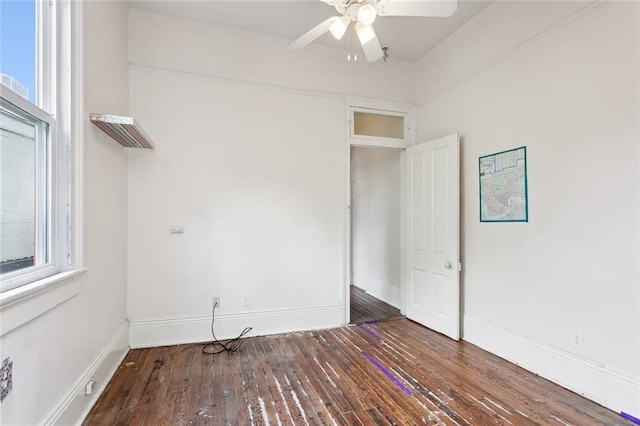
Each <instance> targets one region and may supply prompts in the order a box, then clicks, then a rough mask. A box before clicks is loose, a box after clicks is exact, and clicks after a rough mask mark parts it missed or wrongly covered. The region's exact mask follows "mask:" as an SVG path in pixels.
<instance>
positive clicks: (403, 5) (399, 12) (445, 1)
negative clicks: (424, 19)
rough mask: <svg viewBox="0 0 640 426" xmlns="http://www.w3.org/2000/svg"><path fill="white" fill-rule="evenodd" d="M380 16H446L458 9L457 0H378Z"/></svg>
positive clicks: (377, 6)
mask: <svg viewBox="0 0 640 426" xmlns="http://www.w3.org/2000/svg"><path fill="white" fill-rule="evenodd" d="M376 10H377V12H378V15H380V16H433V17H439V18H447V17H449V16H451V15H453V14H454V13H455V11H456V10H458V2H457V0H380V1H379V2H378V4H377V5H376Z"/></svg>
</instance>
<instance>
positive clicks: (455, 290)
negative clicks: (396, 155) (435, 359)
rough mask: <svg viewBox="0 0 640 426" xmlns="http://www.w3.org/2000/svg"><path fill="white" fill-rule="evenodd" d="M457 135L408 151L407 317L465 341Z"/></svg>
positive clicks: (405, 271) (413, 147)
mask: <svg viewBox="0 0 640 426" xmlns="http://www.w3.org/2000/svg"><path fill="white" fill-rule="evenodd" d="M459 152H460V151H459V141H458V135H450V136H446V137H444V138H440V139H436V140H434V141H431V142H427V143H422V144H419V145H415V146H412V147H410V148H408V149H407V152H406V156H405V158H406V168H405V170H406V181H405V182H406V187H405V188H406V198H405V200H406V203H407V204H406V208H405V212H406V222H405V224H406V225H405V226H406V236H405V262H406V263H405V266H404V271H403V272H404V282H405V288H404V289H403V291H404V296H405V313H406V315H407V317H408V318H410V319H412V320H414V321H416V322H418V323H420V324H422V325H424V326H426V327H428V328H431V329H433V330H435V331H438V332H440V333H443V334H445V335H447V336H449V337H451V338H452V339H455V340H458V339H459V338H460V280H459V265H460V263H459V251H460V227H459V221H460V170H459V168H460V155H459Z"/></svg>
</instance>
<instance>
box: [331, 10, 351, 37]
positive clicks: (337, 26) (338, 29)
mask: <svg viewBox="0 0 640 426" xmlns="http://www.w3.org/2000/svg"><path fill="white" fill-rule="evenodd" d="M350 22H351V20H350V19H349V17H348V16H347V15H344V16H341V17H340V18H338V19H336V20H335V21H333V23H332V24H331V25H330V26H329V32H331V35H332V36H334V37H335V39H336V40H340V39H341V38H342V36H343V35H344V33H345V32H346V31H347V27H349V23H350Z"/></svg>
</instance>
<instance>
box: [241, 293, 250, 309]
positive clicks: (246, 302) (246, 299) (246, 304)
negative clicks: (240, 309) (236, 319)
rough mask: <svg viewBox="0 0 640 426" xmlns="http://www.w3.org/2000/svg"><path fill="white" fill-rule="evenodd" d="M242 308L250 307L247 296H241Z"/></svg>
mask: <svg viewBox="0 0 640 426" xmlns="http://www.w3.org/2000/svg"><path fill="white" fill-rule="evenodd" d="M242 306H251V297H250V296H249V295H248V294H243V295H242Z"/></svg>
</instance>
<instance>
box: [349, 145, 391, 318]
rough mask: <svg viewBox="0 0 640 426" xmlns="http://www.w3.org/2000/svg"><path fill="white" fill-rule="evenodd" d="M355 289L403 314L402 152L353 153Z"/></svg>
mask: <svg viewBox="0 0 640 426" xmlns="http://www.w3.org/2000/svg"><path fill="white" fill-rule="evenodd" d="M351 217H352V220H351V222H352V224H351V226H352V228H351V232H352V243H351V244H352V264H353V267H352V273H353V281H352V284H354V285H356V286H358V287H360V288H362V289H364V290H366V291H367V292H368V293H370V294H371V295H373V296H375V297H377V298H379V299H381V300H384V301H385V302H387V303H389V304H391V305H393V306H396V307H397V308H400V151H399V150H394V149H378V148H360V147H352V148H351Z"/></svg>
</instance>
